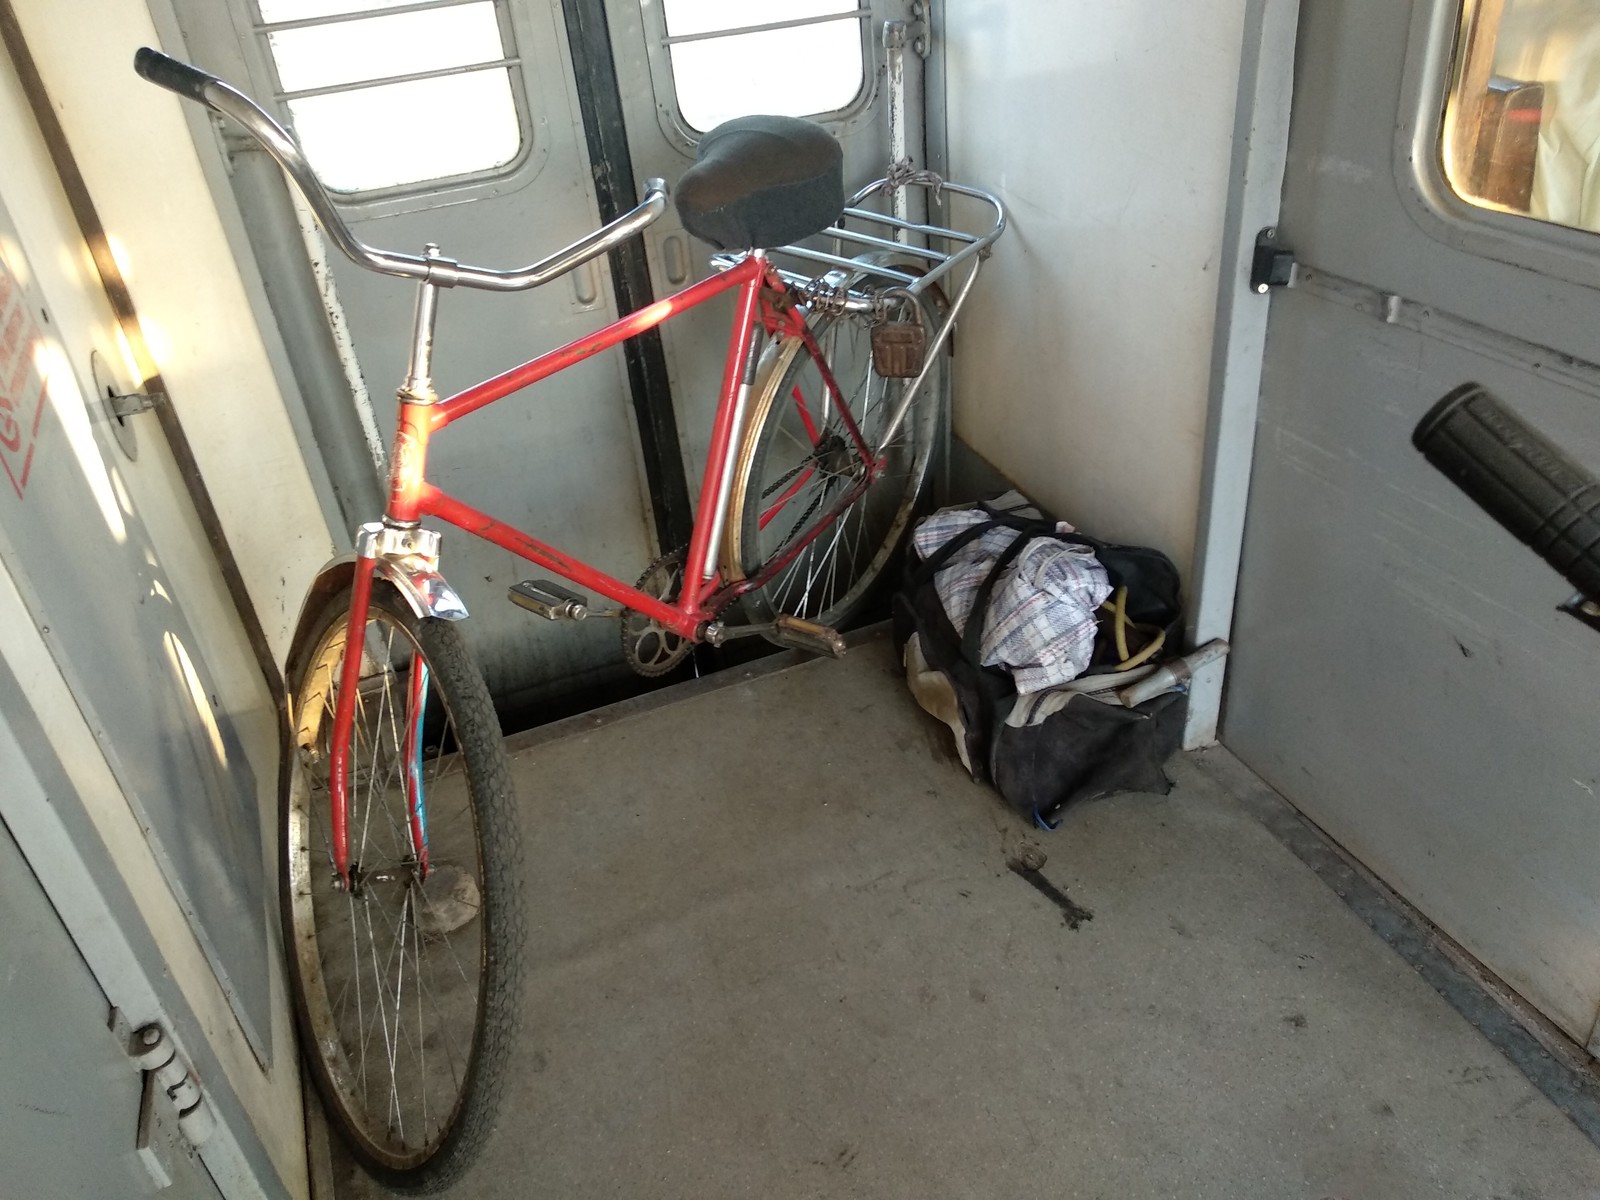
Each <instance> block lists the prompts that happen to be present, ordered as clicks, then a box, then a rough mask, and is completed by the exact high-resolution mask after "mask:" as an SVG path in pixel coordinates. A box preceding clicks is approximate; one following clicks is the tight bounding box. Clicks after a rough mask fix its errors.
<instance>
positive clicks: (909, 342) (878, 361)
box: [872, 288, 928, 379]
mask: <svg viewBox="0 0 1600 1200" xmlns="http://www.w3.org/2000/svg"><path fill="white" fill-rule="evenodd" d="M891 297H898V298H899V300H900V302H901V305H902V307H904V308H907V309H909V310H910V311H911V315H912V318H913V319H912V320H910V321H891V320H887V319H886V320H883V321H879V322H878V323H877V324H876V325H874V326H873V327H872V369H873V370H874V371H876V372H877V373H878V374H879V375H880V376H882V377H883V378H884V379H915V378H916V377H917V376H918V375H920V374H921V373H922V365H923V363H925V362H926V361H927V358H928V329H927V326H926V325H924V324H923V323H922V322H923V317H922V305H921V304H919V303H917V299H916V297H915V296H913V295H912V294H911V293H910V292H908V291H906V290H905V289H904V288H895V289H893V290H892V291H888V292H885V293H884V298H885V299H886V300H889V299H890V298H891Z"/></svg>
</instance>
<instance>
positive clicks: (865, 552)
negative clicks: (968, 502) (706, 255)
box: [724, 296, 950, 628]
mask: <svg viewBox="0 0 1600 1200" xmlns="http://www.w3.org/2000/svg"><path fill="white" fill-rule="evenodd" d="M919 303H920V304H921V305H922V307H923V316H924V319H925V321H926V325H925V327H926V328H927V329H929V330H930V331H932V330H936V329H938V327H939V324H940V322H941V320H942V318H943V313H942V311H941V309H940V307H939V306H938V303H937V301H936V299H934V298H930V297H928V296H924V297H923V298H922V299H921V300H920V301H919ZM806 321H807V327H808V328H809V329H810V331H811V334H812V340H813V342H814V343H815V346H816V350H815V351H814V350H813V349H812V346H811V345H810V344H808V343H807V342H806V340H805V339H804V338H802V337H800V336H799V335H797V334H789V335H785V336H782V337H780V338H779V339H777V340H776V341H775V342H774V343H773V345H772V346H770V347H769V348H768V350H767V351H766V353H765V354H764V355H763V356H762V363H761V366H760V369H759V370H758V373H757V378H756V382H755V385H754V387H753V388H752V392H751V402H750V417H749V420H748V422H747V425H746V429H747V430H748V433H747V434H746V436H745V438H744V441H743V444H742V446H741V449H740V453H739V456H738V458H737V459H736V460H735V461H736V467H735V475H734V481H733V487H732V492H731V494H732V499H731V501H730V504H729V511H728V522H727V525H728V534H727V536H726V542H725V548H724V560H725V569H727V570H728V571H730V573H732V574H733V575H734V577H743V578H753V577H755V576H757V575H759V574H760V573H761V572H762V571H763V570H765V569H766V568H767V566H768V564H770V563H772V562H774V561H777V560H779V559H781V558H782V556H783V555H784V554H786V553H788V552H789V551H790V550H791V548H792V547H793V546H794V545H795V543H796V542H799V541H803V540H804V539H805V538H806V537H807V536H808V535H810V534H812V533H813V532H814V531H815V530H816V527H817V525H818V523H819V522H822V521H824V520H825V519H826V517H827V514H828V511H829V509H830V508H832V507H833V506H834V504H835V503H836V499H830V493H831V496H832V497H834V498H836V497H837V496H838V495H839V493H840V492H841V491H842V490H843V487H844V485H845V483H846V482H847V480H846V477H845V476H844V475H841V474H840V473H838V472H830V471H828V470H827V469H826V466H825V464H826V462H827V460H828V459H829V458H831V459H833V460H834V461H835V462H839V463H843V462H845V461H847V460H848V457H849V446H848V432H847V429H846V427H845V426H844V423H843V422H842V421H841V420H840V419H839V417H838V416H837V415H833V416H831V417H830V418H829V419H828V420H827V421H825V422H823V423H821V424H819V423H817V422H816V420H815V418H814V417H811V418H810V419H809V420H808V419H807V417H808V415H809V414H810V412H811V410H812V409H813V408H815V407H817V403H816V402H817V399H818V398H819V397H821V396H823V395H825V394H826V385H825V384H824V383H823V376H822V372H821V370H820V369H819V367H818V365H817V362H816V354H817V353H819V352H820V354H821V355H822V357H823V359H824V361H825V362H826V363H827V365H828V366H829V368H830V369H831V371H832V373H833V376H834V378H835V381H836V382H837V384H838V387H839V392H840V396H841V398H842V399H843V401H844V402H845V404H846V405H847V406H848V408H849V410H850V413H851V415H852V417H853V418H854V419H855V421H856V424H857V427H858V429H859V430H860V432H861V434H862V437H863V438H864V439H865V441H866V442H867V444H868V445H869V446H871V447H876V445H877V442H876V438H875V434H876V433H877V432H879V431H881V429H882V428H883V426H885V425H886V424H887V422H888V419H889V417H890V415H891V414H892V413H893V412H894V410H895V407H896V406H897V404H898V401H899V399H900V397H901V396H902V395H903V394H904V392H905V389H906V388H907V387H908V386H909V385H910V383H911V381H910V380H906V379H885V378H883V377H882V376H880V375H878V374H877V373H876V372H875V371H874V370H873V368H872V356H871V348H870V334H869V327H868V323H867V321H866V319H865V318H863V317H859V316H855V315H852V314H840V315H828V314H824V315H813V314H808V316H807V318H806ZM930 340H931V339H930ZM930 354H933V355H934V357H933V360H932V364H931V367H930V369H929V372H928V376H927V379H926V380H925V382H924V384H923V389H922V391H921V392H919V394H918V395H917V396H916V397H915V398H914V399H913V402H912V405H911V408H910V409H909V410H908V411H907V414H906V419H905V422H904V424H903V426H902V428H901V430H900V432H899V433H898V434H897V435H896V440H895V445H894V446H893V447H890V448H889V450H890V453H889V455H888V456H887V458H888V460H889V461H888V466H887V469H886V471H885V472H884V473H883V474H882V475H880V476H879V477H878V478H877V479H875V480H873V482H872V483H871V484H870V485H869V486H868V487H867V489H866V490H865V491H864V492H863V493H862V494H861V495H860V496H859V497H857V498H856V500H855V501H854V502H853V503H852V504H851V505H850V507H849V508H847V509H846V510H845V511H844V512H843V513H841V514H840V515H839V516H838V517H837V518H836V520H835V522H834V523H835V524H836V525H837V529H836V530H833V531H831V532H830V531H828V530H826V529H825V530H823V531H822V532H821V533H820V534H818V535H817V536H816V537H815V538H814V539H813V540H812V541H811V542H810V543H809V544H808V545H807V546H806V547H805V548H804V549H802V550H800V551H799V552H798V554H797V555H796V557H795V558H794V560H793V561H792V562H790V563H788V564H787V565H786V566H784V567H783V568H782V569H781V570H779V571H778V573H777V574H775V575H774V576H773V578H772V579H770V580H769V581H768V582H767V583H766V584H765V585H764V586H762V587H760V588H756V589H753V590H751V591H749V592H746V593H745V594H744V596H743V597H742V598H741V602H742V605H743V608H744V613H745V616H746V618H747V619H748V620H750V621H751V622H752V623H756V624H760V623H765V622H768V621H771V620H772V619H773V618H774V617H775V616H777V615H778V614H780V613H786V614H788V615H790V616H797V617H803V618H805V619H806V620H810V621H815V622H817V623H819V624H822V625H826V626H830V627H832V628H839V627H841V626H843V625H845V624H847V623H848V622H849V621H850V620H851V618H852V617H854V616H856V615H857V614H858V613H859V612H860V610H861V608H862V607H863V605H864V604H865V603H866V602H867V600H868V599H869V597H870V596H871V594H872V591H873V588H874V586H875V585H876V584H877V583H878V582H879V579H880V577H881V576H882V574H883V570H884V568H885V567H886V566H887V565H888V563H889V561H890V559H891V557H892V556H893V554H894V553H895V551H896V550H898V549H899V547H900V545H901V543H902V542H903V541H904V539H905V536H906V533H907V531H908V530H909V529H910V527H911V523H912V520H913V518H914V517H915V516H916V514H917V511H918V508H919V506H920V504H921V502H922V499H923V495H924V492H925V490H926V485H927V481H928V476H929V473H930V469H931V466H932V462H933V459H934V456H935V453H936V451H937V449H938V447H939V446H940V445H941V444H942V441H943V434H944V430H945V427H946V422H947V420H948V411H949V395H950V350H949V342H948V341H946V342H945V344H944V345H943V346H941V347H940V348H939V350H938V351H937V352H936V353H935V352H932V351H930ZM813 427H814V428H813ZM808 470H809V471H811V481H810V482H807V483H805V484H803V486H801V489H800V490H799V491H798V492H795V493H794V494H792V495H791V494H789V493H790V490H791V489H792V488H793V487H794V486H795V484H796V483H797V482H798V481H799V480H800V479H801V477H802V476H803V475H805V474H806V472H807V471H808ZM780 501H781V506H780V503H779V502H780Z"/></svg>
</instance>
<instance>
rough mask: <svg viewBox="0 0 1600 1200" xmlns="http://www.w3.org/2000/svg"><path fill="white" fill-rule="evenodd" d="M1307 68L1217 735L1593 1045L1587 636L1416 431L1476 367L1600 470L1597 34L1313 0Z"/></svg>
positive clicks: (1583, 7)
mask: <svg viewBox="0 0 1600 1200" xmlns="http://www.w3.org/2000/svg"><path fill="white" fill-rule="evenodd" d="M1295 69H1296V80H1295V91H1294V101H1293V112H1292V118H1291V127H1290V137H1289V159H1288V170H1287V177H1286V182H1285V187H1284V194H1283V207H1282V216H1281V220H1280V221H1279V223H1278V232H1277V241H1278V245H1279V246H1280V247H1281V248H1286V249H1287V250H1291V251H1292V253H1293V255H1294V258H1295V260H1296V263H1297V265H1296V267H1295V278H1294V282H1293V285H1292V286H1290V287H1288V288H1285V289H1282V290H1279V291H1277V292H1276V293H1275V295H1274V298H1273V300H1272V309H1271V316H1270V322H1269V325H1268V338H1267V350H1266V360H1265V367H1264V373H1263V382H1262V389H1261V398H1260V414H1259V423H1258V427H1257V438H1256V451H1255V464H1254V471H1253V477H1252V480H1251V492H1250V505H1249V518H1248V521H1247V526H1246V534H1245V545H1244V558H1243V571H1242V577H1241V582H1240V591H1239V599H1238V611H1237V620H1236V626H1235V638H1234V644H1235V647H1236V650H1235V657H1234V662H1233V665H1232V670H1231V676H1230V683H1229V690H1228V694H1227V698H1226V704H1225V710H1224V719H1223V726H1222V737H1223V740H1224V742H1225V743H1226V744H1227V745H1228V746H1229V747H1231V748H1232V749H1233V750H1234V751H1235V752H1236V753H1237V754H1239V756H1240V757H1241V758H1242V759H1243V760H1244V761H1245V762H1247V763H1248V764H1249V765H1250V766H1252V767H1253V768H1254V769H1255V770H1256V771H1258V772H1259V773H1260V774H1262V775H1263V776H1264V777H1265V778H1266V779H1267V780H1268V781H1269V782H1271V783H1272V784H1273V785H1274V786H1275V787H1277V788H1278V789H1279V790H1281V791H1282V792H1283V793H1284V794H1285V795H1286V796H1288V797H1289V798H1290V799H1291V800H1293V801H1294V803H1295V804H1296V805H1298V806H1299V807H1300V808H1301V809H1302V810H1303V811H1304V812H1305V813H1307V814H1308V815H1309V816H1310V817H1311V818H1312V819H1313V820H1315V821H1316V822H1317V823H1318V824H1319V825H1321V826H1322V827H1323V828H1324V829H1326V830H1327V831H1328V832H1329V833H1330V834H1332V835H1333V836H1334V837H1335V838H1336V839H1337V840H1338V841H1340V842H1341V843H1342V844H1343V845H1344V846H1346V847H1347V848H1348V849H1350V850H1351V851H1352V852H1353V853H1354V854H1355V855H1356V856H1357V857H1358V858H1360V859H1361V860H1362V861H1363V862H1364V863H1366V864H1367V865H1368V866H1369V867H1371V868H1372V869H1373V870H1374V871H1375V872H1376V873H1377V874H1378V875H1379V876H1381V877H1382V878H1383V879H1385V880H1386V881H1387V882H1389V883H1390V884H1391V885H1392V886H1394V887H1395V888H1396V889H1397V890H1398V891H1399V892H1400V893H1401V894H1402V895H1404V896H1405V897H1406V898H1407V899H1408V900H1410V901H1411V902H1412V903H1414V904H1415V905H1416V906H1417V907H1418V908H1419V909H1421V910H1422V912H1423V913H1424V914H1425V915H1427V916H1428V917H1429V918H1430V919H1432V920H1433V921H1434V922H1436V923H1437V924H1438V925H1439V926H1440V927H1442V928H1443V929H1444V930H1445V932H1446V933H1448V934H1450V935H1451V936H1452V937H1454V938H1455V939H1457V940H1458V941H1460V942H1461V943H1462V944H1463V945H1465V946H1466V947H1467V948H1468V949H1469V950H1470V951H1471V952H1472V953H1473V954H1474V955H1476V956H1477V957H1478V958H1479V959H1480V960H1481V961H1483V962H1484V963H1486V964H1487V965H1488V966H1489V967H1490V968H1491V969H1492V970H1493V971H1495V972H1496V973H1497V974H1499V975H1500V977H1501V978H1502V979H1504V980H1505V981H1506V982H1507V983H1509V984H1510V985H1511V986H1512V987H1513V988H1515V989H1516V990H1517V991H1518V992H1520V993H1521V994H1522V995H1523V996H1525V997H1526V998H1527V999H1529V1000H1530V1001H1532V1002H1533V1004H1535V1005H1536V1006H1537V1007H1538V1008H1539V1009H1540V1010H1541V1011H1542V1012H1543V1013H1544V1014H1545V1015H1546V1016H1548V1017H1549V1018H1550V1019H1551V1020H1552V1021H1554V1022H1555V1023H1556V1024H1557V1025H1558V1026H1560V1027H1561V1028H1562V1029H1563V1030H1564V1031H1565V1032H1566V1033H1568V1034H1569V1035H1570V1036H1572V1037H1573V1038H1575V1039H1576V1040H1577V1041H1578V1042H1580V1043H1584V1042H1587V1043H1588V1044H1589V1046H1590V1049H1591V1052H1594V1051H1596V1050H1600V1042H1597V1041H1596V1040H1594V1035H1595V1032H1596V1014H1597V1009H1600V920H1597V915H1600V856H1597V854H1596V847H1597V846H1600V752H1597V750H1596V745H1595V739H1594V734H1593V721H1592V713H1593V711H1594V704H1595V695H1596V680H1597V679H1600V639H1597V638H1596V637H1595V636H1594V634H1593V632H1592V631H1591V630H1588V629H1586V628H1584V627H1583V626H1582V625H1580V624H1579V623H1578V622H1577V621H1575V620H1573V619H1571V618H1570V617H1568V616H1565V615H1562V614H1560V613H1558V612H1557V611H1556V604H1557V603H1558V602H1560V601H1561V600H1564V599H1565V598H1566V592H1567V590H1570V589H1564V588H1563V585H1562V582H1561V581H1560V580H1559V578H1558V577H1557V576H1556V575H1555V574H1554V573H1553V572H1551V571H1550V570H1549V569H1548V568H1547V567H1545V566H1544V565H1543V564H1542V563H1541V562H1540V561H1539V560H1538V559H1537V558H1535V557H1534V556H1533V555H1531V554H1529V553H1528V552H1527V551H1525V550H1524V549H1523V548H1522V547H1521V546H1519V545H1516V544H1515V543H1513V542H1512V541H1511V539H1510V538H1509V537H1507V536H1506V535H1505V534H1504V533H1503V532H1502V531H1501V530H1500V529H1499V528H1498V527H1497V526H1495V525H1494V524H1493V523H1492V522H1490V521H1489V519H1488V518H1486V517H1484V516H1483V515H1482V514H1480V513H1479V512H1478V511H1477V510H1476V509H1475V508H1474V507H1473V506H1472V505H1471V503H1470V502H1469V501H1467V500H1465V499H1464V498H1463V497H1462V496H1460V495H1459V494H1458V493H1456V492H1455V491H1454V490H1453V489H1452V487H1451V486H1450V484H1449V483H1448V482H1446V481H1445V480H1444V479H1443V478H1442V477H1439V476H1438V475H1436V474H1435V473H1434V472H1433V471H1432V469H1431V468H1429V467H1428V466H1426V465H1425V464H1424V462H1423V461H1422V459H1421V457H1420V456H1419V455H1417V454H1416V452H1415V451H1414V450H1413V449H1412V448H1411V445H1410V440H1409V439H1410V433H1411V430H1412V428H1413V426H1414V425H1415V424H1416V422H1417V420H1418V418H1419V417H1420V416H1421V415H1422V414H1423V413H1424V412H1425V411H1426V410H1427V408H1428V407H1429V405H1430V404H1431V403H1432V402H1433V401H1434V400H1435V399H1436V398H1438V397H1439V396H1440V395H1441V394H1442V393H1444V392H1445V391H1446V390H1448V389H1449V388H1451V387H1453V386H1454V385H1456V384H1458V383H1460V382H1462V381H1464V380H1469V379H1472V380H1478V381H1480V382H1482V383H1484V384H1486V385H1488V386H1489V387H1490V388H1491V389H1492V390H1494V391H1495V392H1497V393H1498V394H1500V395H1501V396H1502V397H1504V398H1505V399H1506V400H1508V401H1510V402H1511V403H1512V404H1513V406H1514V407H1516V408H1517V409H1518V410H1519V411H1520V412H1521V413H1522V414H1523V415H1524V416H1526V417H1527V418H1528V419H1529V420H1530V421H1532V423H1534V424H1535V425H1537V426H1538V427H1540V428H1542V429H1543V430H1544V431H1545V432H1546V433H1547V434H1548V435H1549V436H1551V437H1552V438H1553V439H1555V440H1556V441H1557V442H1558V443H1561V444H1564V445H1565V446H1566V447H1568V448H1569V450H1570V451H1571V453H1572V454H1573V456H1574V457H1575V458H1577V459H1578V460H1580V461H1583V462H1586V463H1589V464H1600V367H1597V366H1596V365H1595V364H1596V363H1600V321H1597V320H1596V313H1597V312H1600V290H1597V289H1600V233H1597V232H1595V231H1596V230H1600V209H1597V207H1596V199H1595V197H1596V191H1595V188H1594V184H1593V181H1594V178H1595V176H1596V162H1595V150H1594V147H1595V146H1596V145H1597V144H1600V124H1597V119H1600V118H1597V114H1600V106H1597V104H1596V95H1597V93H1596V91H1595V89H1594V84H1593V81H1594V80H1595V79H1596V78H1600V32H1597V28H1596V26H1595V24H1594V20H1593V11H1592V6H1591V5H1588V4H1584V3H1572V2H1568V0H1467V2H1466V3H1464V4H1463V3H1459V2H1457V0H1413V2H1412V3H1405V4H1395V3H1389V2H1380V0H1364V2H1361V3H1349V4H1310V5H1305V6H1303V9H1302V12H1301V16H1300V27H1299V47H1298V55H1297V57H1296V62H1295Z"/></svg>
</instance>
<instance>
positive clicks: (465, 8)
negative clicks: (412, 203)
mask: <svg viewBox="0 0 1600 1200" xmlns="http://www.w3.org/2000/svg"><path fill="white" fill-rule="evenodd" d="M504 3H505V0H475V2H471V3H460V2H459V0H432V2H431V3H430V2H429V0H422V3H417V2H416V0H259V4H258V9H259V13H260V17H261V26H260V28H261V31H262V32H263V33H264V34H265V37H266V42H267V47H268V49H269V51H270V52H271V55H272V61H273V65H274V68H275V69H276V71H277V75H278V89H279V92H278V94H279V98H280V99H281V100H283V101H284V102H285V103H286V104H287V106H288V110H289V118H290V121H291V122H292V123H293V125H294V130H295V135H296V136H297V137H298V138H299V139H300V143H301V145H302V146H303V147H304V148H305V152H306V157H307V158H308V159H310V161H311V165H312V167H313V168H314V169H315V170H316V172H317V174H318V175H319V176H320V177H321V179H322V181H323V182H324V183H325V184H326V185H327V186H328V187H329V188H331V189H333V190H335V191H339V192H374V191H381V190H386V189H393V188H401V187H406V186H410V185H417V184H422V183H433V182H436V181H441V180H447V179H453V178H459V177H461V176H469V175H480V174H483V173H486V172H491V171H494V170H496V169H497V168H501V167H505V166H507V165H508V164H511V163H513V162H515V161H516V160H517V159H519V158H520V157H521V154H522V150H523V141H524V136H525V135H524V122H523V121H522V120H521V118H520V115H519V100H518V97H519V95H520V92H519V89H518V88H517V86H516V81H515V76H514V75H513V72H514V71H515V70H517V69H519V68H518V64H517V58H516V53H515V47H514V46H513V45H512V41H511V35H510V29H509V26H508V24H507V21H506V13H505V11H504ZM402 7H403V8H404V9H405V11H403V12H388V11H385V10H388V9H394V8H402Z"/></svg>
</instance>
